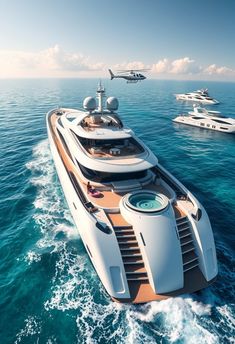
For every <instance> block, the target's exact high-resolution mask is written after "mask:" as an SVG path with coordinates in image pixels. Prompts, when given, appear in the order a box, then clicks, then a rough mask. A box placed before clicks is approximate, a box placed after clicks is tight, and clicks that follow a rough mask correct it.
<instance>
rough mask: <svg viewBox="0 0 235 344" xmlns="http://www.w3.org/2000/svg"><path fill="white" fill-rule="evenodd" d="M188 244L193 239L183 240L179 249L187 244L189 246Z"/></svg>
mask: <svg viewBox="0 0 235 344" xmlns="http://www.w3.org/2000/svg"><path fill="white" fill-rule="evenodd" d="M190 243H193V239H190V238H183V239H182V241H181V243H180V245H181V247H182V246H184V245H187V244H190Z"/></svg>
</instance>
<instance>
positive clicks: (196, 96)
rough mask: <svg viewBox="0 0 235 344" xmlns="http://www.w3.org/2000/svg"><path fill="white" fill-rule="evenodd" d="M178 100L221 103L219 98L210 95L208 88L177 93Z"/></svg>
mask: <svg viewBox="0 0 235 344" xmlns="http://www.w3.org/2000/svg"><path fill="white" fill-rule="evenodd" d="M175 97H176V99H177V100H184V101H193V102H199V103H202V104H219V102H218V100H216V99H213V98H212V97H210V96H209V93H208V89H207V88H206V89H201V90H197V91H194V92H189V93H182V94H175Z"/></svg>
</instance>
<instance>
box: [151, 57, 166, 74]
mask: <svg viewBox="0 0 235 344" xmlns="http://www.w3.org/2000/svg"><path fill="white" fill-rule="evenodd" d="M169 67H170V62H169V60H168V59H166V58H165V59H163V60H159V61H158V62H157V63H155V64H153V65H152V71H153V72H155V73H168V72H169Z"/></svg>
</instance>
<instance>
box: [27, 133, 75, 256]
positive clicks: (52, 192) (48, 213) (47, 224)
mask: <svg viewBox="0 0 235 344" xmlns="http://www.w3.org/2000/svg"><path fill="white" fill-rule="evenodd" d="M26 167H27V168H28V169H29V170H30V171H31V174H32V176H31V179H30V182H31V183H32V184H33V185H34V186H35V187H36V190H37V191H36V192H37V193H36V198H35V201H34V206H35V214H34V216H33V217H34V220H35V223H36V224H37V225H38V226H39V228H40V231H41V233H42V238H41V239H40V240H39V241H38V242H37V247H38V248H46V247H53V251H58V250H60V249H61V248H62V247H63V240H56V236H57V235H58V233H60V232H62V233H63V234H64V235H65V236H66V237H68V238H78V232H77V229H76V228H75V226H74V225H73V222H72V218H71V215H70V212H69V210H68V207H67V204H66V203H65V201H64V198H63V194H62V192H61V189H60V184H59V181H58V178H57V175H56V171H55V167H54V164H53V161H52V158H51V152H50V148H49V143H48V140H43V141H41V142H40V143H38V144H37V145H36V146H35V148H34V149H33V159H32V160H31V161H30V162H28V163H27V164H26ZM31 256H32V254H31ZM29 261H30V257H29Z"/></svg>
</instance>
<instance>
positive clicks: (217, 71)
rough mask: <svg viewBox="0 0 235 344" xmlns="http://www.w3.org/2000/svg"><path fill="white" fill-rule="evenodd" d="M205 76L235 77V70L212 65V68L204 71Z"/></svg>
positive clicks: (209, 67)
mask: <svg viewBox="0 0 235 344" xmlns="http://www.w3.org/2000/svg"><path fill="white" fill-rule="evenodd" d="M204 73H205V74H209V75H215V74H217V75H227V76H233V75H235V70H234V69H231V68H228V67H225V66H223V67H218V66H217V65H216V64H211V65H210V66H208V67H206V68H205V69H204Z"/></svg>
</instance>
